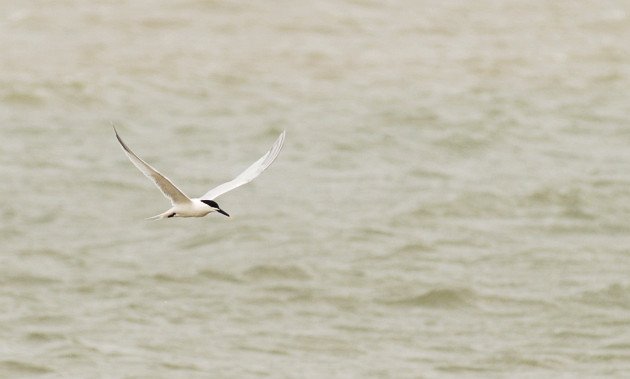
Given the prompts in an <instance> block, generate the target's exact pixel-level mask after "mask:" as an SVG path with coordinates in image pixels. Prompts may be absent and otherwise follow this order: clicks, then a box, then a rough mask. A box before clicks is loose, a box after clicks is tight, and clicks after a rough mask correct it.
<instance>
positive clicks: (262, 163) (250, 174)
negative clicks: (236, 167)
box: [201, 131, 286, 200]
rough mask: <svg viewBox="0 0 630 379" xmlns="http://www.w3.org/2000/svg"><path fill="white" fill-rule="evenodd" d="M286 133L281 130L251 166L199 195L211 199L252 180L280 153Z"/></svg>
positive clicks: (204, 198)
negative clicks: (263, 153) (264, 152)
mask: <svg viewBox="0 0 630 379" xmlns="http://www.w3.org/2000/svg"><path fill="white" fill-rule="evenodd" d="M285 135H286V131H283V132H282V133H281V134H280V136H279V137H278V139H277V140H276V142H274V144H273V146H272V147H271V149H270V150H269V151H268V152H267V153H266V154H265V155H263V156H262V157H261V158H260V159H259V160H257V161H256V162H254V164H252V165H251V166H249V167H248V168H247V169H246V170H245V171H243V172H242V173H241V174H240V175H239V176H237V177H236V178H234V179H232V180H231V181H229V182H227V183H223V184H221V185H219V186H217V187H215V188H213V189H211V190H210V191H208V192H207V193H206V194H205V195H203V196H202V197H201V199H203V200H213V199H216V198H217V197H219V196H221V195H223V194H224V193H226V192H228V191H231V190H233V189H234V188H236V187H240V186H242V185H243V184H247V183H249V182H251V181H252V180H254V179H255V178H256V177H257V176H258V175H260V174H261V173H262V172H263V171H265V169H266V168H267V167H269V165H271V164H272V163H273V161H274V160H275V159H276V157H278V154H280V150H282V145H283V144H284V137H285Z"/></svg>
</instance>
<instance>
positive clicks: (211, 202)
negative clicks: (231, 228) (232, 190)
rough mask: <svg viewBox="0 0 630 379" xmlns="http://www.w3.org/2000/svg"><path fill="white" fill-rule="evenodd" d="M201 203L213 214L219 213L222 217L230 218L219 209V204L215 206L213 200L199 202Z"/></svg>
mask: <svg viewBox="0 0 630 379" xmlns="http://www.w3.org/2000/svg"><path fill="white" fill-rule="evenodd" d="M201 202H202V203H204V204H206V205H207V206H209V207H210V208H212V210H213V212H219V213H221V214H222V215H225V216H227V217H230V215H229V214H228V213H227V212H226V211H224V210H223V209H221V207H219V204H217V202H216V201H214V200H201Z"/></svg>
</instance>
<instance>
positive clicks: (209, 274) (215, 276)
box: [197, 269, 241, 283]
mask: <svg viewBox="0 0 630 379" xmlns="http://www.w3.org/2000/svg"><path fill="white" fill-rule="evenodd" d="M197 276H199V277H202V278H204V279H210V280H215V281H220V282H232V283H238V282H240V281H241V280H240V279H238V278H237V277H236V276H234V275H232V274H228V273H226V272H221V271H215V270H210V269H204V270H201V271H199V272H198V273H197Z"/></svg>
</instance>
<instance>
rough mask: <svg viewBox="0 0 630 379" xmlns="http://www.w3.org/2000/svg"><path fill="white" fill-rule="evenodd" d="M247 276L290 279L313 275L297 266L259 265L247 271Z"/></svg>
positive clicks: (258, 278) (303, 278) (301, 278)
mask: <svg viewBox="0 0 630 379" xmlns="http://www.w3.org/2000/svg"><path fill="white" fill-rule="evenodd" d="M245 276H247V277H249V278H251V279H257V280H260V279H288V280H308V279H310V278H311V276H310V275H309V274H308V273H307V272H306V271H304V270H302V269H301V268H299V267H297V266H272V265H258V266H254V267H252V268H250V269H249V270H247V271H245Z"/></svg>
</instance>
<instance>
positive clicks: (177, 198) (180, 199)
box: [112, 125, 190, 205]
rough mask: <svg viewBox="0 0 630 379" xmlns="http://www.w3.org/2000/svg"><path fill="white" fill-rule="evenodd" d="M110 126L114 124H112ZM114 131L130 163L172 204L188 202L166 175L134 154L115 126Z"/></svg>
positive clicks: (186, 197)
mask: <svg viewBox="0 0 630 379" xmlns="http://www.w3.org/2000/svg"><path fill="white" fill-rule="evenodd" d="M112 127H114V126H113V125H112ZM114 133H115V134H116V139H118V142H120V146H122V148H123V150H124V152H125V154H127V157H128V158H129V160H130V161H131V163H133V165H134V166H136V167H137V168H138V170H140V171H141V172H142V173H143V174H144V175H145V176H146V177H147V178H149V179H151V181H152V182H153V183H154V184H155V185H156V186H157V188H159V189H160V191H162V193H163V194H164V196H166V197H167V198H168V199H169V200H170V201H171V203H172V204H173V205H175V204H183V203H188V202H190V199H189V198H188V196H186V195H185V194H184V193H183V192H182V191H181V190H180V189H179V188H177V187H175V185H174V184H173V183H172V182H171V181H170V180H169V179H168V178H167V177H165V176H164V175H162V174H160V173H159V172H158V171H157V170H156V169H154V168H153V167H151V166H150V165H149V164H148V163H146V162H145V161H143V160H142V159H140V157H138V156H137V155H136V154H134V152H133V151H131V149H130V148H129V146H127V145H126V144H125V143H124V142H123V140H122V139H121V138H120V136H119V135H118V132H117V131H116V128H115V127H114Z"/></svg>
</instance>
